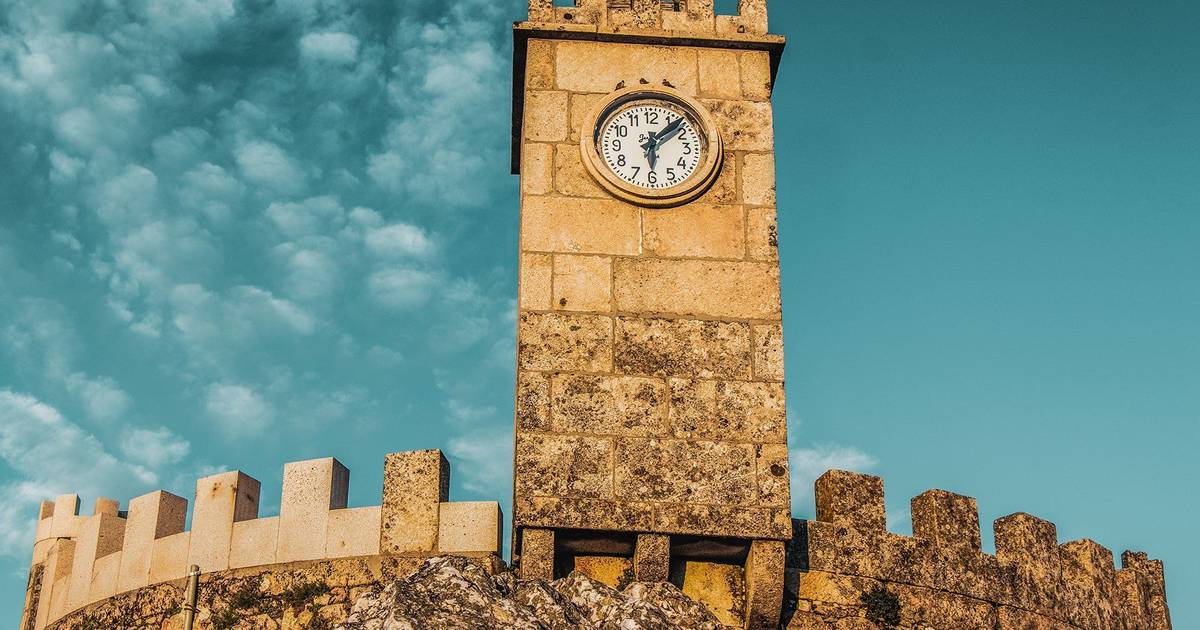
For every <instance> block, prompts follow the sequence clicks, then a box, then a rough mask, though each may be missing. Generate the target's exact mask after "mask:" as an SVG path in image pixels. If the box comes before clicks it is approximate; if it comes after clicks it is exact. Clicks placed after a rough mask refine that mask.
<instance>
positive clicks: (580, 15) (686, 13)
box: [529, 0, 767, 36]
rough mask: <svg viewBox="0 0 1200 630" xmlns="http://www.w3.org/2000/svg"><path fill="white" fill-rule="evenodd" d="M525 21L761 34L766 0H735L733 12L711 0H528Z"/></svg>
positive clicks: (732, 33) (695, 31) (703, 32)
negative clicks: (721, 11) (560, 0)
mask: <svg viewBox="0 0 1200 630" xmlns="http://www.w3.org/2000/svg"><path fill="white" fill-rule="evenodd" d="M529 21H530V22H535V23H549V24H564V25H579V26H588V25H591V26H595V27H599V28H612V29H642V30H663V31H672V32H677V33H688V34H696V35H719V36H734V35H765V34H766V33H767V0H738V11H737V14H736V15H717V14H716V11H715V10H714V8H713V0H575V2H574V6H565V7H564V6H557V3H556V2H555V0H529Z"/></svg>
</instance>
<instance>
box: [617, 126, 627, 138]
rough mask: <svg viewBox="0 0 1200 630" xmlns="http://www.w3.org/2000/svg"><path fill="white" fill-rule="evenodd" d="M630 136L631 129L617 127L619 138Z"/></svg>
mask: <svg viewBox="0 0 1200 630" xmlns="http://www.w3.org/2000/svg"><path fill="white" fill-rule="evenodd" d="M628 135H629V127H626V126H625V125H617V137H618V138H624V137H626V136H628Z"/></svg>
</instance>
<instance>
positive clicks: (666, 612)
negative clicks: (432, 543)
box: [337, 557, 724, 630]
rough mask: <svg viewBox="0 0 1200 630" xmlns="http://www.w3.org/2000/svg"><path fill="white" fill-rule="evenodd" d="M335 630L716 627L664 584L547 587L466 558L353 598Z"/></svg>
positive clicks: (577, 581)
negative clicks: (491, 571)
mask: <svg viewBox="0 0 1200 630" xmlns="http://www.w3.org/2000/svg"><path fill="white" fill-rule="evenodd" d="M337 628H339V629H340V630H420V629H422V628H455V629H462V630H475V629H479V630H485V629H486V630H491V629H493V628H514V629H517V630H656V629H661V628H680V629H682V630H720V629H721V628H724V626H722V625H721V624H720V623H718V622H717V620H716V618H715V617H714V616H713V615H712V613H710V612H709V611H708V610H707V609H706V608H704V606H702V605H701V604H699V603H697V602H695V601H692V600H691V599H690V598H688V597H687V596H686V595H684V594H683V593H682V592H680V590H679V589H678V588H676V587H675V586H673V585H671V584H664V583H656V584H644V583H634V584H631V585H630V586H628V587H627V588H625V590H624V591H618V590H616V589H614V588H611V587H609V586H606V585H604V584H601V583H599V582H596V581H594V580H591V579H589V578H587V577H585V576H583V575H581V574H578V573H576V574H573V575H571V576H570V577H567V578H564V579H561V580H556V581H554V582H542V581H536V580H534V581H526V580H518V579H517V578H516V576H515V574H513V573H502V574H499V575H496V576H492V575H491V574H489V573H488V571H487V570H486V568H485V567H483V566H482V565H480V564H478V563H476V562H475V561H473V560H470V559H467V558H458V557H444V558H432V559H430V560H428V561H426V562H425V564H424V565H423V566H422V567H421V568H420V569H418V570H417V572H416V573H413V574H412V575H410V576H408V577H406V578H403V579H400V580H396V581H394V582H392V583H390V584H387V585H386V586H383V587H382V588H379V589H373V590H370V591H368V592H366V593H364V594H363V595H362V596H360V597H359V598H358V601H357V602H355V604H354V608H353V610H352V612H351V614H350V617H349V619H347V620H346V621H345V622H344V623H342V624H341V625H339V626H337Z"/></svg>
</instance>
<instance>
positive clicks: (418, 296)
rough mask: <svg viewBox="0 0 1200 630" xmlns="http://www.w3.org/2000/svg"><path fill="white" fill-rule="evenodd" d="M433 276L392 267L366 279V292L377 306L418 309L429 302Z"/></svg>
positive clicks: (433, 280) (414, 270)
mask: <svg viewBox="0 0 1200 630" xmlns="http://www.w3.org/2000/svg"><path fill="white" fill-rule="evenodd" d="M436 284H437V279H436V278H435V276H434V275H433V274H431V273H429V272H427V271H421V270H419V269H409V268H404V267H394V268H389V269H383V270H380V271H376V272H375V273H373V274H371V276H370V277H369V278H367V290H368V291H369V292H370V295H371V298H372V299H374V300H375V301H376V302H378V303H379V304H381V305H383V306H386V307H388V308H391V309H395V310H409V309H414V308H419V307H421V306H423V305H425V304H426V303H427V302H429V298H430V295H431V293H432V292H433V288H434V286H436Z"/></svg>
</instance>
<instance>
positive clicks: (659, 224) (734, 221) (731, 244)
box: [642, 204, 746, 259]
mask: <svg viewBox="0 0 1200 630" xmlns="http://www.w3.org/2000/svg"><path fill="white" fill-rule="evenodd" d="M642 229H643V238H642V243H643V247H644V248H645V250H646V252H647V253H652V254H654V255H656V256H662V257H666V258H727V259H741V258H742V257H743V256H744V255H745V252H746V225H745V220H744V216H743V211H742V207H741V206H710V205H704V204H688V205H686V206H683V207H680V208H670V209H664V210H654V211H653V212H646V213H645V217H644V219H643V221H642Z"/></svg>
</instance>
